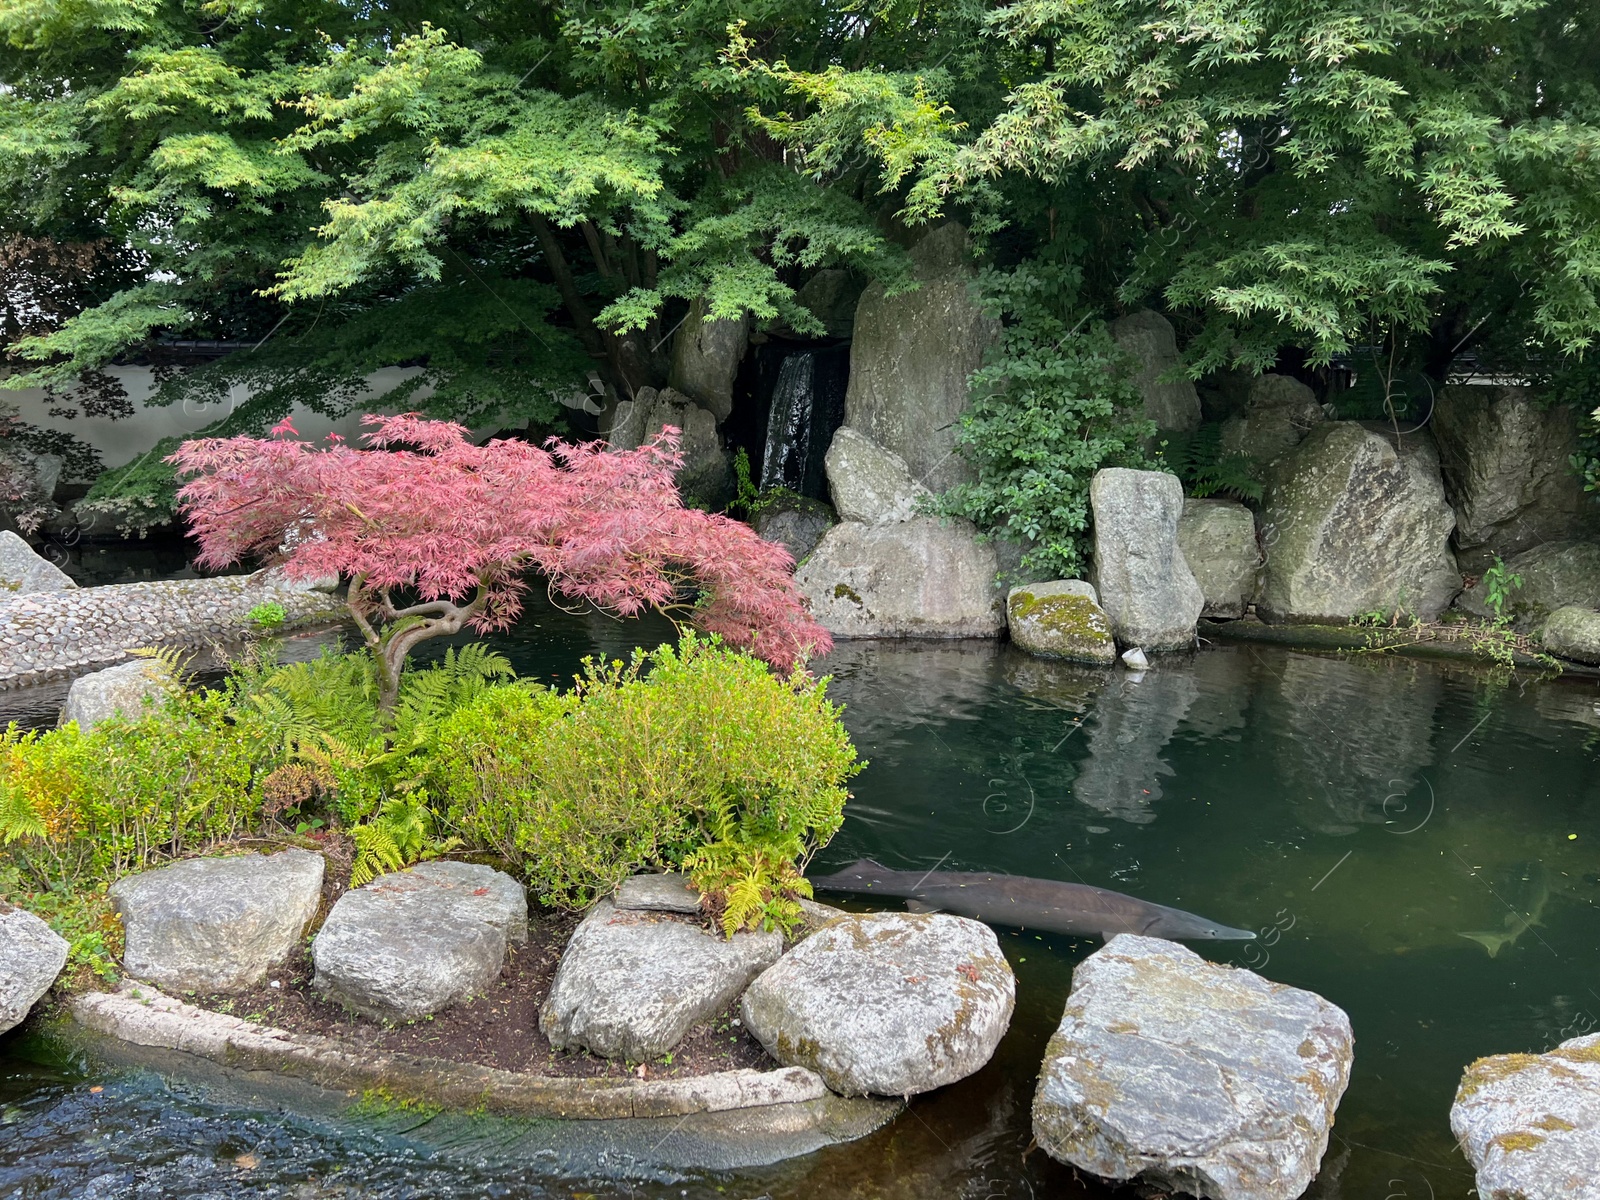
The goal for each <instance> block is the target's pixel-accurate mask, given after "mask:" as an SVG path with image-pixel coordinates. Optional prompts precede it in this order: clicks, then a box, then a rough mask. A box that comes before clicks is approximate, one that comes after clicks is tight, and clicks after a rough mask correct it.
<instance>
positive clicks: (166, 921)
mask: <svg viewBox="0 0 1600 1200" xmlns="http://www.w3.org/2000/svg"><path fill="white" fill-rule="evenodd" d="M322 870H323V861H322V855H320V854H314V853H312V852H311V851H309V850H297V849H291V850H282V851H279V852H278V853H277V854H274V855H271V856H270V857H267V856H263V855H260V854H243V855H239V856H237V857H234V858H191V859H187V860H185V861H183V862H177V863H173V864H172V865H171V866H170V867H162V868H160V869H159V870H155V871H144V872H141V873H140V874H138V875H129V876H127V877H126V878H123V879H119V880H117V882H116V883H114V884H112V885H111V904H112V907H113V908H115V909H116V911H117V915H118V916H120V917H121V918H122V928H123V932H124V934H125V936H126V949H125V950H124V952H123V956H122V963H123V966H124V967H126V968H127V971H128V974H130V975H132V976H133V977H134V978H136V979H144V980H148V981H149V982H151V983H153V984H155V985H156V986H157V987H160V988H167V989H171V990H174V991H196V992H237V991H242V990H243V989H245V988H248V987H252V986H254V985H255V984H256V983H259V982H260V981H261V979H262V977H263V976H264V975H266V973H267V971H268V970H269V969H270V968H271V967H274V966H276V965H277V964H279V963H281V962H283V961H284V959H286V958H288V957H289V954H290V952H291V951H292V950H293V949H294V948H295V946H296V945H297V944H298V943H299V941H300V938H301V936H302V935H303V934H304V933H305V931H306V926H307V925H308V924H310V922H311V918H312V917H314V916H316V914H317V907H318V905H319V904H320V903H321V901H322Z"/></svg>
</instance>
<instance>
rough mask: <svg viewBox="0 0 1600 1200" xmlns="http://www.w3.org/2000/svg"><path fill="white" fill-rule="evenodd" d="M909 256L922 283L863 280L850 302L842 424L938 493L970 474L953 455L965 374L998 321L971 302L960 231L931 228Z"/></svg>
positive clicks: (964, 399)
mask: <svg viewBox="0 0 1600 1200" xmlns="http://www.w3.org/2000/svg"><path fill="white" fill-rule="evenodd" d="M911 255H912V260H913V263H914V266H915V271H916V277H917V280H918V287H917V289H916V290H915V291H911V292H904V293H902V294H900V295H898V296H889V295H887V294H886V291H885V289H884V286H883V284H881V283H877V282H874V283H872V284H869V285H868V287H867V289H866V291H865V292H863V293H862V295H861V302H860V304H859V305H858V306H857V308H856V319H855V335H854V340H853V341H852V343H851V346H850V385H849V390H848V391H847V392H846V394H845V424H847V425H849V426H850V427H851V428H853V429H857V430H859V431H860V432H862V433H863V434H865V435H866V436H868V437H870V438H871V439H872V440H873V441H875V442H877V443H878V444H879V445H880V446H884V447H886V448H887V449H889V450H892V451H894V453H896V454H898V455H899V456H900V457H901V458H903V459H904V460H905V462H906V465H907V466H908V467H909V468H910V470H911V474H912V476H913V478H915V479H917V480H919V481H920V482H921V483H923V484H924V485H925V486H927V487H929V488H931V489H932V490H934V491H936V492H941V491H944V490H945V489H947V488H949V487H950V486H951V485H953V484H956V483H960V482H963V481H965V480H967V479H970V478H971V472H970V469H969V468H968V466H967V464H966V462H965V460H964V459H962V457H961V456H960V455H959V454H958V453H956V448H955V439H956V432H957V430H958V428H959V424H958V422H959V418H960V416H961V414H962V413H963V412H964V411H965V410H966V407H967V400H968V393H967V377H968V376H969V375H971V374H972V372H973V371H975V370H977V368H978V367H979V366H981V365H982V363H983V356H984V352H985V351H986V350H988V348H989V347H990V345H991V344H993V342H994V341H995V339H996V338H998V337H999V334H1000V323H999V321H998V320H996V319H995V318H993V317H990V316H987V315H985V314H984V313H983V311H982V310H981V309H980V308H979V307H978V305H977V302H976V301H975V300H974V299H973V297H972V294H971V290H970V285H971V283H972V279H973V271H972V267H971V265H970V264H969V262H968V261H967V252H966V233H965V231H964V230H963V229H962V228H961V226H960V225H957V224H954V223H950V224H946V225H943V226H940V227H939V228H938V229H935V230H934V231H933V232H931V233H929V234H928V235H927V236H926V237H924V238H923V239H922V241H921V242H919V243H918V244H917V245H916V246H915V247H913V249H912V252H911Z"/></svg>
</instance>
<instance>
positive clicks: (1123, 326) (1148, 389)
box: [1111, 308, 1200, 432]
mask: <svg viewBox="0 0 1600 1200" xmlns="http://www.w3.org/2000/svg"><path fill="white" fill-rule="evenodd" d="M1111 336H1112V337H1113V338H1115V339H1116V343H1117V345H1118V346H1120V347H1121V348H1122V349H1123V350H1124V351H1126V352H1127V353H1128V354H1130V355H1132V357H1133V359H1134V361H1135V362H1136V363H1137V369H1136V370H1135V371H1134V375H1133V382H1134V384H1135V385H1136V386H1137V387H1138V389H1139V391H1140V393H1141V394H1142V395H1143V396H1144V415H1145V416H1147V417H1148V418H1150V420H1152V421H1154V422H1155V423H1156V428H1157V429H1173V430H1180V431H1184V432H1187V431H1189V430H1193V429H1198V428H1199V427H1200V396H1199V394H1198V393H1197V392H1196V391H1195V390H1194V383H1193V382H1192V381H1190V380H1189V379H1187V378H1180V379H1176V380H1170V381H1169V380H1165V379H1163V378H1162V376H1164V375H1166V374H1167V373H1168V372H1169V371H1171V370H1172V369H1173V368H1174V367H1177V366H1178V365H1179V364H1180V362H1181V361H1182V360H1181V358H1180V356H1179V354H1178V339H1177V336H1176V335H1175V334H1174V333H1173V331H1172V322H1171V321H1169V320H1167V319H1166V318H1165V317H1163V316H1162V315H1161V314H1160V313H1158V312H1154V311H1152V310H1150V309H1148V308H1146V309H1142V310H1140V311H1139V312H1135V313H1129V314H1128V315H1127V316H1125V317H1118V318H1117V319H1116V320H1115V321H1113V322H1112V323H1111Z"/></svg>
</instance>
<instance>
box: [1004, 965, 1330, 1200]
mask: <svg viewBox="0 0 1600 1200" xmlns="http://www.w3.org/2000/svg"><path fill="white" fill-rule="evenodd" d="M1352 1045H1353V1038H1352V1035H1351V1032H1350V1019H1349V1018H1348V1017H1347V1016H1345V1014H1344V1013H1343V1012H1342V1011H1341V1010H1340V1009H1338V1008H1337V1007H1335V1006H1334V1005H1332V1004H1330V1003H1329V1002H1328V1001H1326V1000H1324V999H1323V998H1322V997H1321V996H1318V995H1316V994H1315V993H1314V992H1307V991H1302V990H1300V989H1299V988H1292V987H1287V986H1285V985H1284V984H1279V983H1272V982H1270V981H1268V980H1265V979H1263V978H1261V977H1260V976H1259V975H1256V974H1254V973H1253V972H1250V971H1245V970H1241V969H1239V968H1235V967H1224V966H1218V965H1216V964H1213V963H1209V962H1207V961H1206V960H1205V959H1203V958H1201V957H1200V956H1199V955H1198V954H1195V953H1194V952H1193V951H1191V950H1188V949H1185V948H1184V947H1182V946H1179V945H1177V944H1175V943H1173V942H1168V941H1163V940H1161V939H1160V938H1149V937H1140V936H1138V935H1135V934H1119V935H1118V936H1116V937H1114V938H1112V939H1111V941H1109V942H1108V943H1107V944H1106V945H1105V947H1104V948H1103V949H1101V950H1098V951H1096V952H1095V953H1094V954H1091V955H1090V956H1089V957H1088V958H1086V959H1085V960H1084V961H1083V962H1081V963H1079V964H1078V967H1077V969H1076V970H1075V971H1074V972H1073V975H1072V994H1071V995H1070V996H1069V997H1068V998H1067V1005H1066V1010H1065V1012H1063V1014H1062V1017H1061V1024H1060V1026H1059V1027H1058V1028H1057V1029H1056V1032H1055V1036H1054V1037H1052V1038H1051V1039H1050V1044H1049V1046H1048V1048H1047V1049H1046V1050H1045V1058H1044V1066H1043V1068H1042V1069H1041V1071H1040V1073H1039V1086H1038V1089H1037V1091H1036V1092H1035V1094H1034V1099H1033V1135H1034V1139H1035V1140H1036V1141H1037V1142H1038V1144H1039V1146H1040V1147H1041V1148H1042V1149H1043V1150H1044V1151H1045V1153H1047V1154H1049V1155H1050V1156H1051V1157H1052V1158H1055V1159H1057V1160H1059V1161H1061V1162H1066V1163H1071V1164H1072V1165H1073V1166H1075V1167H1079V1168H1081V1169H1082V1170H1085V1171H1090V1172H1092V1173H1094V1174H1095V1175H1099V1176H1102V1177H1103V1178H1106V1179H1110V1180H1116V1181H1118V1182H1122V1181H1128V1180H1133V1179H1138V1180H1140V1182H1141V1183H1142V1184H1144V1185H1145V1186H1148V1187H1152V1188H1155V1189H1159V1190H1162V1191H1166V1192H1184V1193H1187V1194H1190V1195H1195V1196H1205V1197H1210V1198H1211V1200H1294V1198H1295V1197H1297V1196H1299V1195H1300V1194H1301V1193H1303V1192H1304V1191H1305V1190H1306V1187H1307V1186H1308V1185H1309V1184H1310V1182H1311V1180H1312V1177H1313V1176H1315V1175H1316V1173H1317V1166H1318V1164H1319V1163H1320V1162H1321V1160H1322V1154H1323V1152H1324V1151H1325V1150H1326V1149H1327V1146H1328V1131H1329V1128H1330V1126H1332V1124H1333V1114H1334V1109H1335V1108H1337V1107H1338V1104H1339V1098H1340V1097H1341V1096H1342V1095H1343V1094H1344V1089H1345V1085H1346V1083H1348V1082H1349V1078H1350V1063H1351V1059H1352V1057H1353V1050H1352Z"/></svg>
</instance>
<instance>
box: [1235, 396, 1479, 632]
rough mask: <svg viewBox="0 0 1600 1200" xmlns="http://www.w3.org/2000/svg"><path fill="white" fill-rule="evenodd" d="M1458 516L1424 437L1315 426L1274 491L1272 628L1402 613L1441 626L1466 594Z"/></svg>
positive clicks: (1268, 603) (1267, 525) (1264, 591)
mask: <svg viewBox="0 0 1600 1200" xmlns="http://www.w3.org/2000/svg"><path fill="white" fill-rule="evenodd" d="M1454 528H1455V514H1454V513H1453V512H1451V510H1450V506H1449V505H1448V504H1446V503H1445V498H1444V484H1443V483H1442V482H1441V480H1440V477H1439V456H1438V453H1437V451H1436V450H1435V449H1434V447H1433V444H1432V442H1431V440H1430V439H1428V438H1427V436H1426V434H1425V432H1424V433H1414V434H1409V435H1406V436H1405V437H1404V438H1403V439H1402V440H1401V445H1400V447H1399V449H1396V446H1395V439H1394V437H1393V435H1385V434H1382V433H1379V432H1376V431H1374V430H1371V429H1367V428H1365V427H1364V426H1362V425H1359V424H1357V423H1356V422H1354V421H1330V422H1327V423H1326V424H1323V425H1319V426H1318V427H1317V428H1315V429H1313V430H1312V431H1311V433H1310V434H1308V435H1307V437H1306V439H1305V440H1304V441H1303V442H1301V443H1300V445H1299V446H1297V447H1295V449H1294V450H1293V451H1292V452H1291V453H1290V454H1288V455H1286V456H1285V457H1284V458H1283V459H1282V460H1280V462H1279V463H1278V466H1277V469H1276V471H1275V472H1274V477H1273V480H1272V482H1271V484H1270V485H1269V486H1268V488H1267V495H1266V508H1265V513H1264V516H1263V521H1262V530H1263V534H1262V543H1263V546H1264V548H1265V550H1266V558H1267V566H1266V573H1265V577H1264V579H1263V581H1262V587H1261V595H1260V597H1259V598H1258V600H1257V602H1256V609H1257V611H1258V612H1259V613H1260V614H1261V615H1262V617H1263V618H1264V619H1266V620H1268V621H1278V622H1311V623H1337V622H1344V621H1348V620H1350V619H1351V618H1352V617H1355V616H1358V615H1360V614H1361V613H1365V612H1372V611H1381V612H1384V613H1390V612H1395V611H1402V612H1408V613H1413V614H1415V615H1416V616H1419V617H1421V618H1422V619H1423V620H1426V621H1431V620H1433V619H1434V618H1436V617H1437V616H1438V615H1439V614H1440V613H1441V612H1443V611H1444V610H1445V608H1446V607H1448V605H1449V604H1450V601H1451V600H1452V599H1454V597H1455V595H1456V593H1457V592H1458V591H1459V590H1460V588H1461V575H1460V572H1459V571H1458V570H1457V569H1456V564H1455V558H1454V556H1453V555H1452V554H1451V553H1450V533H1451V530H1453V529H1454Z"/></svg>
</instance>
